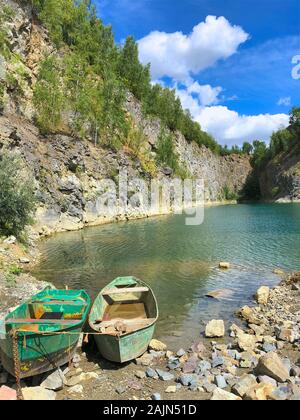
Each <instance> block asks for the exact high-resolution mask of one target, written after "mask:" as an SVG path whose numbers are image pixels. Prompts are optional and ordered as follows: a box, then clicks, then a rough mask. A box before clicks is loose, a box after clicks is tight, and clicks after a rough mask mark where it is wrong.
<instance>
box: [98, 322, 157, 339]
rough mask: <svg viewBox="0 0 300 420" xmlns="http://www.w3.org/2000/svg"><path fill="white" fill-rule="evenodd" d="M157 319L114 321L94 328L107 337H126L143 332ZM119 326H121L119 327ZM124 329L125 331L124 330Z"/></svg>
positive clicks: (101, 323)
mask: <svg viewBox="0 0 300 420" xmlns="http://www.w3.org/2000/svg"><path fill="white" fill-rule="evenodd" d="M155 320H156V318H148V319H139V320H136V319H134V320H124V319H120V320H118V319H114V320H113V321H103V322H100V324H99V325H95V326H94V328H95V330H97V331H101V333H102V334H106V335H112V336H116V335H120V334H121V335H124V334H130V333H132V332H135V331H138V330H141V329H143V328H146V327H148V326H150V325H151V324H153V323H154V322H155ZM118 324H119V325H118ZM123 327H124V329H123Z"/></svg>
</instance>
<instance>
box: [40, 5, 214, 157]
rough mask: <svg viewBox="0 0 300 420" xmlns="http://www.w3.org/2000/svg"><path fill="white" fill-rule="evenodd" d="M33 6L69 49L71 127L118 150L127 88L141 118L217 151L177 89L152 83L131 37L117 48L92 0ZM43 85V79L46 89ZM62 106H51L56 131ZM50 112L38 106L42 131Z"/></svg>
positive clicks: (123, 130)
mask: <svg viewBox="0 0 300 420" xmlns="http://www.w3.org/2000/svg"><path fill="white" fill-rule="evenodd" d="M32 2H33V6H34V10H35V12H36V14H37V15H38V17H39V19H40V20H41V21H42V22H43V23H44V24H45V25H46V27H47V28H48V30H49V32H50V36H51V38H52V40H53V41H54V42H55V43H56V45H57V46H58V47H59V48H60V47H65V46H67V48H64V50H63V54H64V57H65V59H64V64H65V69H64V70H63V72H64V73H65V74H64V83H65V87H66V91H67V95H66V96H67V98H68V107H69V110H70V111H71V112H73V113H75V118H74V128H75V129H76V130H77V131H79V133H80V134H81V135H82V136H84V135H86V134H87V131H90V135H91V137H92V138H93V140H94V141H95V143H102V144H105V145H108V146H112V147H114V148H118V147H120V144H121V143H122V141H123V140H124V139H125V138H126V136H127V135H128V126H127V125H126V118H125V113H124V100H125V89H127V90H128V89H129V90H130V91H131V92H132V93H133V94H134V95H135V97H136V98H137V99H139V100H140V101H141V102H142V104H143V110H144V113H145V115H148V116H154V117H159V118H160V119H161V121H162V123H163V125H164V126H165V127H166V128H168V129H170V130H171V131H175V130H180V131H181V132H182V133H183V134H184V135H185V137H186V138H187V140H188V141H189V142H191V141H195V142H196V143H197V144H199V145H205V146H206V147H208V148H210V149H211V150H213V151H214V152H215V153H220V146H219V145H218V144H217V143H216V141H215V140H214V139H213V138H212V137H211V136H210V135H208V134H207V133H204V132H203V131H202V130H201V127H200V125H199V124H198V123H196V122H194V121H193V119H192V117H191V115H190V113H188V112H186V111H184V110H183V109H182V105H181V102H180V100H179V98H178V97H177V95H176V92H175V90H171V89H167V88H166V89H165V88H163V87H161V86H160V85H155V86H152V85H151V77H150V66H149V65H148V66H144V65H142V64H141V63H140V61H139V54H138V45H137V43H136V41H135V40H134V38H133V37H128V38H127V40H126V42H125V44H124V46H123V47H117V46H116V44H115V41H114V37H113V33H112V29H111V27H110V26H105V25H103V22H102V21H101V20H100V19H98V18H97V16H96V11H95V8H94V6H92V4H91V1H89V0H32ZM56 77H57V74H56ZM40 79H42V77H40ZM47 83H49V81H47V80H46V86H47ZM51 85H52V83H50V86H51ZM113 85H114V86H113ZM57 86H60V83H58V84H57ZM43 88H45V86H44V85H43V86H42V89H40V90H41V92H39V95H37V96H39V97H41V100H37V105H39V104H43V103H44V102H45V96H46V95H45V93H46V91H45V90H43ZM61 88H62V86H61ZM60 108H61V106H60V103H57V104H56V106H55V107H54V109H55V112H54V114H55V115H54V116H53V117H54V121H53V124H52V126H54V127H55V126H57V125H58V124H59V119H58V116H59V110H60ZM103 110H105V112H104V113H103ZM48 112H49V110H47V109H46V111H43V107H42V106H38V114H41V116H40V120H41V121H40V126H41V127H42V128H44V130H45V131H47V130H49V129H50V130H51V126H49V125H48V127H47V121H48V118H45V117H46V116H47V114H48ZM101 113H102V115H101ZM50 121H51V118H50ZM171 158H172V157H171ZM171 158H170V159H171Z"/></svg>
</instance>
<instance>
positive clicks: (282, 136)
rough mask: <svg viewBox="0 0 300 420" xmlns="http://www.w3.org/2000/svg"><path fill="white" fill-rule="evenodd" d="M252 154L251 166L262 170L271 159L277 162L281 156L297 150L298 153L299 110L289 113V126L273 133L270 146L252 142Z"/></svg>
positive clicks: (299, 142)
mask: <svg viewBox="0 0 300 420" xmlns="http://www.w3.org/2000/svg"><path fill="white" fill-rule="evenodd" d="M253 147H254V153H253V158H252V164H253V166H254V167H255V168H257V169H263V168H264V167H265V166H266V165H267V163H268V162H269V161H270V160H271V159H273V161H276V160H278V161H279V158H280V156H281V154H282V153H283V154H286V153H289V152H291V151H292V150H294V148H295V147H296V148H298V150H299V151H300V108H293V109H292V110H291V112H290V126H289V127H288V128H284V129H280V130H278V131H277V132H275V133H273V135H272V137H271V141H270V146H269V147H267V146H266V144H265V143H264V142H259V141H256V142H253Z"/></svg>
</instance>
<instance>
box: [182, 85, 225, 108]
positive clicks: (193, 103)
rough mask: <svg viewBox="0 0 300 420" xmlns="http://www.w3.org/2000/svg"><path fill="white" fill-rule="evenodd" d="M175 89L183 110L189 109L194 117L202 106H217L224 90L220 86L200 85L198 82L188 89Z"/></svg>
mask: <svg viewBox="0 0 300 420" xmlns="http://www.w3.org/2000/svg"><path fill="white" fill-rule="evenodd" d="M175 87H176V92H177V95H178V97H179V98H180V100H181V103H182V106H183V109H189V110H190V111H191V113H192V115H194V114H197V112H198V111H199V107H201V106H208V105H215V104H217V103H218V102H219V95H220V93H221V92H222V90H223V89H222V88H221V87H220V86H217V87H212V86H210V85H200V84H199V83H198V82H192V83H191V84H190V85H188V86H187V87H186V88H183V87H181V88H179V87H178V86H175Z"/></svg>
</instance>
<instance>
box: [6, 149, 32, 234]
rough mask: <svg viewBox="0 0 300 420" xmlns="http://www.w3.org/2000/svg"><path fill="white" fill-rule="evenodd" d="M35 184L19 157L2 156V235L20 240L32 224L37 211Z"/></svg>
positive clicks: (10, 154)
mask: <svg viewBox="0 0 300 420" xmlns="http://www.w3.org/2000/svg"><path fill="white" fill-rule="evenodd" d="M35 203H36V200H35V195H34V182H33V179H32V177H31V176H30V175H29V174H28V171H27V170H26V169H25V166H24V165H23V162H22V160H21V158H20V157H19V156H18V155H15V154H12V153H9V152H4V153H1V156H0V234H3V235H14V236H16V237H18V238H20V236H21V235H22V232H23V230H24V228H25V226H26V225H29V224H30V223H31V222H32V215H33V213H34V210H35Z"/></svg>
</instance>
